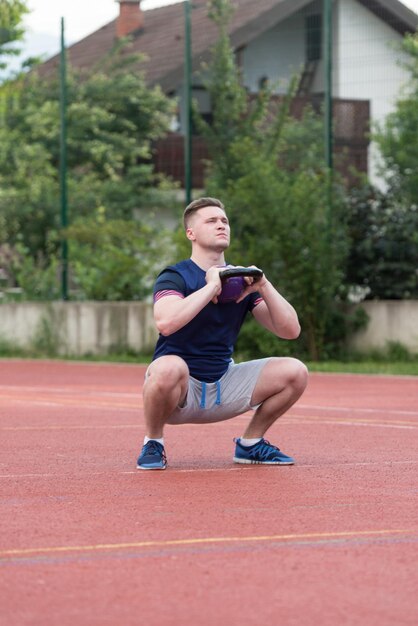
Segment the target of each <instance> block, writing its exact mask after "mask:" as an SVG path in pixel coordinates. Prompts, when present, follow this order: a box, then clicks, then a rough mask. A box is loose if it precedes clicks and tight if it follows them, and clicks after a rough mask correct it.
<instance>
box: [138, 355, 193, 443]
mask: <svg viewBox="0 0 418 626" xmlns="http://www.w3.org/2000/svg"><path fill="white" fill-rule="evenodd" d="M188 383H189V369H188V367H187V365H186V363H185V362H184V361H183V359H181V358H180V357H178V356H174V355H168V356H162V357H160V358H158V359H156V360H155V361H153V362H152V363H151V365H150V366H149V368H148V373H147V377H146V380H145V383H144V389H143V398H144V415H145V424H146V430H147V432H146V434H147V437H149V438H150V439H160V438H161V437H162V436H163V430H164V425H165V423H166V422H167V420H168V418H169V417H170V415H171V413H173V411H174V410H175V409H176V408H177V407H178V406H179V405H181V404H182V403H183V402H184V400H185V398H186V395H187V388H188Z"/></svg>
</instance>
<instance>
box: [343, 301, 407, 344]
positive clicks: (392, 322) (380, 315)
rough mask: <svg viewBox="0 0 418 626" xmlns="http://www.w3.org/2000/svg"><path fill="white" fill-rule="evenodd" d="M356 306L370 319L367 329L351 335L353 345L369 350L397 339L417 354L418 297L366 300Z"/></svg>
mask: <svg viewBox="0 0 418 626" xmlns="http://www.w3.org/2000/svg"><path fill="white" fill-rule="evenodd" d="M356 306H359V307H361V308H362V309H364V311H366V313H367V315H368V316H369V318H370V320H369V323H368V325H367V328H366V329H365V330H362V331H359V332H357V333H355V334H354V335H353V336H352V337H351V338H350V342H349V346H350V347H351V348H354V349H356V350H359V351H367V350H369V349H372V348H378V349H379V348H384V347H385V346H386V343H387V342H388V341H396V342H398V343H400V344H402V345H404V346H405V347H406V348H408V350H409V351H410V352H412V353H415V354H418V300H367V301H365V302H362V303H361V304H360V305H356Z"/></svg>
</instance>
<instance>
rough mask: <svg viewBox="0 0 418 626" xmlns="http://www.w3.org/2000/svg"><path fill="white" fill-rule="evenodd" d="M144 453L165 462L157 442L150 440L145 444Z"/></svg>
mask: <svg viewBox="0 0 418 626" xmlns="http://www.w3.org/2000/svg"><path fill="white" fill-rule="evenodd" d="M144 452H146V453H147V454H151V455H153V456H158V457H160V456H161V457H162V458H163V459H164V461H165V454H164V448H163V446H162V445H161V444H160V443H159V442H158V441H154V440H153V439H151V440H150V441H148V442H147V443H146V444H145V449H144Z"/></svg>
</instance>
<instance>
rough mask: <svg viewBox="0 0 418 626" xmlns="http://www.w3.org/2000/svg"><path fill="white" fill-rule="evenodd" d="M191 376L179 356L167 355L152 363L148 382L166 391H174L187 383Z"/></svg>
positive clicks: (147, 377) (147, 378)
mask: <svg viewBox="0 0 418 626" xmlns="http://www.w3.org/2000/svg"><path fill="white" fill-rule="evenodd" d="M188 376H189V369H188V367H187V365H186V363H185V361H183V359H181V358H180V357H178V356H175V355H167V356H162V357H159V358H158V359H156V360H155V361H153V362H152V363H151V365H150V366H149V368H148V371H147V376H146V382H152V385H153V386H156V387H158V388H160V389H161V391H164V390H166V389H173V388H174V387H176V386H177V385H179V384H183V385H184V383H185V381H186V380H187V379H188Z"/></svg>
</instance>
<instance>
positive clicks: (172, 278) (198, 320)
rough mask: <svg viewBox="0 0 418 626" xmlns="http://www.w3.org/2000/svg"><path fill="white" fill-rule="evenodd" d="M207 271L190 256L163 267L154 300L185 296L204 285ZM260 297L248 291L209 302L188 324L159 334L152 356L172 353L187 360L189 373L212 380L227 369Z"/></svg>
mask: <svg viewBox="0 0 418 626" xmlns="http://www.w3.org/2000/svg"><path fill="white" fill-rule="evenodd" d="M205 276H206V272H205V271H204V270H202V269H201V268H200V267H199V266H198V265H196V263H194V262H193V261H192V260H191V259H187V260H186V261H181V262H180V263H177V264H176V265H171V266H169V267H167V268H166V269H165V270H163V271H162V272H161V273H160V274H159V276H158V278H157V280H156V283H155V285H154V300H158V299H159V298H161V297H164V296H165V295H170V294H174V293H175V294H181V295H182V296H184V297H185V298H186V297H187V296H189V295H190V294H191V293H193V292H194V291H197V290H198V289H201V288H202V287H204V286H205V285H206V278H205ZM260 300H261V297H260V295H259V294H258V293H251V294H250V295H248V296H247V297H246V298H244V300H243V301H242V302H240V303H239V304H237V303H235V302H228V303H225V304H214V303H213V302H209V304H207V305H206V306H205V307H203V309H202V310H201V311H200V312H199V313H198V314H197V315H196V317H194V318H193V319H192V320H191V321H190V322H189V323H188V324H186V325H185V326H183V328H180V330H178V331H176V332H175V333H172V334H171V335H169V336H168V337H165V336H163V335H160V336H159V338H158V341H157V345H156V347H155V352H154V356H153V359H156V358H158V357H160V356H163V355H166V354H175V355H177V356H180V357H181V358H182V359H184V361H186V363H187V365H188V367H189V371H190V374H191V375H192V376H193V377H194V378H197V379H198V380H201V381H205V382H209V383H210V382H215V381H216V380H219V379H220V378H221V377H222V376H223V374H224V373H225V372H226V370H227V369H228V366H229V364H230V362H231V358H232V353H233V350H234V344H235V342H236V340H237V337H238V333H239V331H240V328H241V326H242V324H243V322H244V318H245V316H246V314H247V312H248V311H252V310H253V308H254V306H255V305H256V304H258V302H259V301H260Z"/></svg>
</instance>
